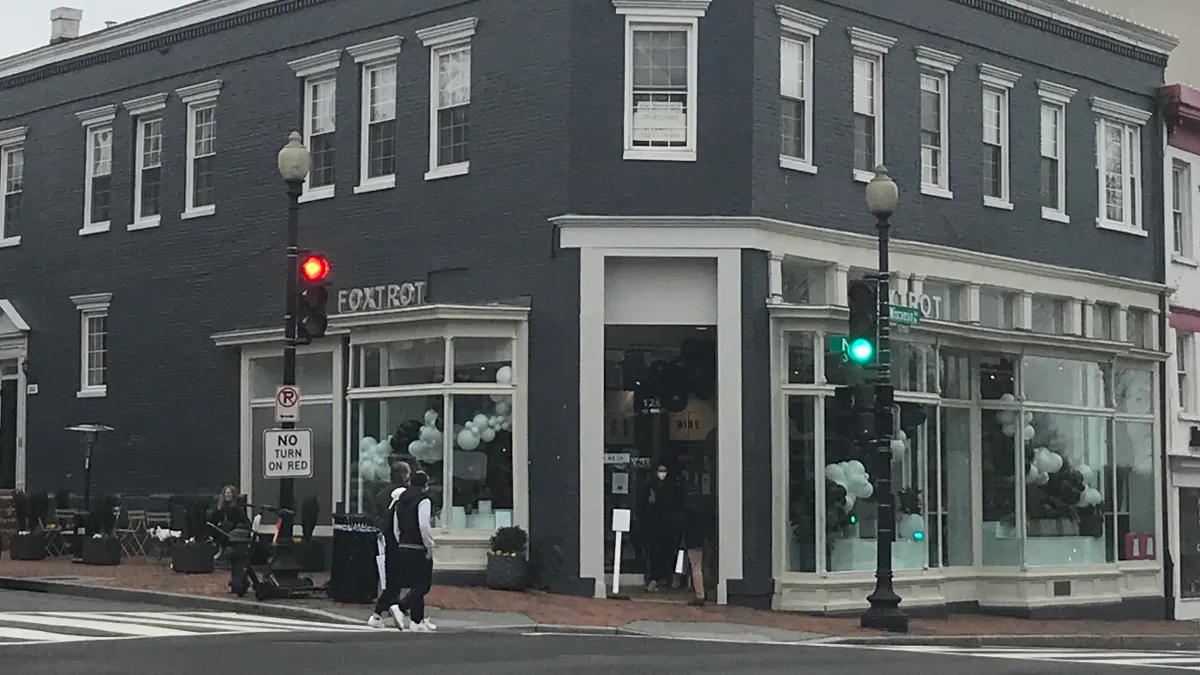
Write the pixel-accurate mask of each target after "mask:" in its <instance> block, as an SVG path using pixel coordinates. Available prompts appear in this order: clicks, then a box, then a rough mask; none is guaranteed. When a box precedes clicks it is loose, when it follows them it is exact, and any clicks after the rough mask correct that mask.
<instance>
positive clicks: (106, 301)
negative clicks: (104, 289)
mask: <svg viewBox="0 0 1200 675" xmlns="http://www.w3.org/2000/svg"><path fill="white" fill-rule="evenodd" d="M112 297H113V294H112V293H84V294H83V295H72V296H71V302H73V303H75V309H77V310H79V311H81V312H99V311H104V310H106V309H108V307H109V305H111V304H112Z"/></svg>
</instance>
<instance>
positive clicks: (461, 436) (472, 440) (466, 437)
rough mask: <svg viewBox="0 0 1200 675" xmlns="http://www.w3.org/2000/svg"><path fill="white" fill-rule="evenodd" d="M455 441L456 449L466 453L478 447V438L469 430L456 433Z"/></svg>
mask: <svg viewBox="0 0 1200 675" xmlns="http://www.w3.org/2000/svg"><path fill="white" fill-rule="evenodd" d="M457 440H458V447H460V448H462V449H463V450H467V451H468V452H469V451H471V450H474V449H475V448H478V447H479V436H476V435H475V432H473V431H471V430H470V429H463V430H462V431H460V432H458V439H457Z"/></svg>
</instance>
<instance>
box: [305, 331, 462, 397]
mask: <svg viewBox="0 0 1200 675" xmlns="http://www.w3.org/2000/svg"><path fill="white" fill-rule="evenodd" d="M358 354H359V357H358V368H357V372H356V373H355V378H354V380H353V385H352V386H355V387H397V386H404V385H412V384H441V383H442V382H444V381H445V379H446V340H445V339H444V338H424V339H417V340H397V341H395V342H388V343H384V344H378V345H363V346H362V347H359V351H358ZM302 391H303V390H302Z"/></svg>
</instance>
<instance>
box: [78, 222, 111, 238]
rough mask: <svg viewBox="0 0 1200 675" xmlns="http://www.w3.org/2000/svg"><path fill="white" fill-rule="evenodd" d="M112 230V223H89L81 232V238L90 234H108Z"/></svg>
mask: <svg viewBox="0 0 1200 675" xmlns="http://www.w3.org/2000/svg"><path fill="white" fill-rule="evenodd" d="M110 229H112V223H109V222H107V221H106V222H103V223H88V224H87V225H84V226H83V229H82V230H80V231H79V236H81V237H86V236H87V235H89V234H103V233H105V232H108V231H109V230H110Z"/></svg>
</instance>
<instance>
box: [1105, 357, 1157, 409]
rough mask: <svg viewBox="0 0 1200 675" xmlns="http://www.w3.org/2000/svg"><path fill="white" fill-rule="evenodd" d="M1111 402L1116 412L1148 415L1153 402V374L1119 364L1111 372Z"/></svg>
mask: <svg viewBox="0 0 1200 675" xmlns="http://www.w3.org/2000/svg"><path fill="white" fill-rule="evenodd" d="M1113 404H1114V405H1115V407H1116V409H1117V412H1122V413H1129V414H1133V415H1149V414H1150V413H1151V411H1152V409H1153V404H1154V374H1153V373H1152V372H1151V371H1149V370H1142V369H1140V368H1131V367H1128V366H1123V365H1119V366H1117V368H1116V370H1115V371H1114V372H1113Z"/></svg>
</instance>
